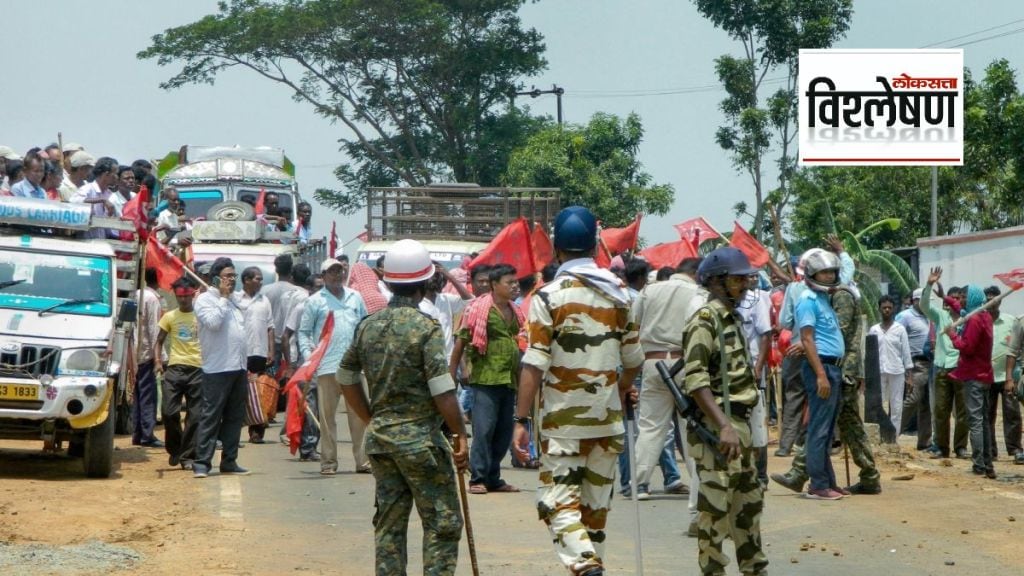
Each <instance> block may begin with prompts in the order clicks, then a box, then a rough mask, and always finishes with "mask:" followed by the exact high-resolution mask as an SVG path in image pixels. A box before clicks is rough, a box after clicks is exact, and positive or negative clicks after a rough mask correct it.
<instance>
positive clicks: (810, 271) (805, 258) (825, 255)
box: [800, 248, 841, 292]
mask: <svg viewBox="0 0 1024 576" xmlns="http://www.w3.org/2000/svg"><path fill="white" fill-rule="evenodd" d="M800 267H801V268H803V273H804V282H806V283H807V285H808V286H809V287H810V288H811V289H812V290H815V291H817V292H828V291H829V290H831V289H833V288H835V287H836V286H839V268H840V267H841V264H840V262H839V256H836V255H835V254H833V253H832V252H829V251H828V250H823V249H821V248H811V249H810V250H808V251H807V252H804V253H803V255H802V256H800ZM825 270H835V271H836V279H835V280H834V281H833V282H832V283H830V284H823V283H821V282H818V281H816V280H815V279H814V275H815V274H817V273H818V272H823V271H825Z"/></svg>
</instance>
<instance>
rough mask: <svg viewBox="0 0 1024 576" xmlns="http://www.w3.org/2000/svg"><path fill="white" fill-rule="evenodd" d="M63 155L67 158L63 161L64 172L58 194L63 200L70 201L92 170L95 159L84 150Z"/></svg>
mask: <svg viewBox="0 0 1024 576" xmlns="http://www.w3.org/2000/svg"><path fill="white" fill-rule="evenodd" d="M65 152H66V151H65ZM65 156H66V158H67V159H66V160H65V162H64V168H65V173H64V180H63V181H62V182H61V185H60V196H61V200H63V201H64V202H71V199H72V198H74V197H75V193H77V192H78V189H79V188H81V187H82V186H84V185H85V179H86V177H87V176H89V174H90V173H91V172H92V167H93V165H94V164H96V159H95V158H93V156H92V154H89V153H88V152H86V151H84V150H79V151H77V152H74V153H72V154H70V155H67V154H65Z"/></svg>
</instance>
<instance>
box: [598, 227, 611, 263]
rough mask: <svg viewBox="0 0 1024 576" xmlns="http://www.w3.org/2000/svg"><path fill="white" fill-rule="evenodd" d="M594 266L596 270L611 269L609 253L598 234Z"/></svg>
mask: <svg viewBox="0 0 1024 576" xmlns="http://www.w3.org/2000/svg"><path fill="white" fill-rule="evenodd" d="M594 264H597V266H598V268H604V269H605V270H608V269H609V268H611V267H612V255H611V252H609V251H608V247H607V246H605V245H604V240H602V239H601V235H600V234H598V235H597V250H595V251H594Z"/></svg>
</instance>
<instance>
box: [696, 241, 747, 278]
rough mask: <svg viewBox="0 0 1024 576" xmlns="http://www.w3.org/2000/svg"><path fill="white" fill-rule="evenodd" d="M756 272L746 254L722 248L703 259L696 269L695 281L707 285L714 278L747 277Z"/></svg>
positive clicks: (725, 247)
mask: <svg viewBox="0 0 1024 576" xmlns="http://www.w3.org/2000/svg"><path fill="white" fill-rule="evenodd" d="M756 272H757V268H754V267H753V266H751V265H750V260H749V259H748V258H747V255H746V254H744V253H743V252H741V251H740V250H738V249H737V248H733V247H732V246H723V247H721V248H716V249H715V250H713V251H712V252H711V253H710V254H708V255H707V256H705V257H704V261H703V262H701V263H700V267H699V268H697V279H698V280H699V281H700V283H701V284H703V285H707V283H708V280H710V279H711V278H714V277H715V276H749V275H751V274H754V273H756Z"/></svg>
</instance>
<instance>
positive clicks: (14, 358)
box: [0, 345, 60, 378]
mask: <svg viewBox="0 0 1024 576" xmlns="http://www.w3.org/2000/svg"><path fill="white" fill-rule="evenodd" d="M59 360H60V348H54V347H51V346H32V345H23V346H22V347H21V350H20V351H19V352H10V353H3V354H0V377H6V378H26V377H28V376H29V375H31V376H32V377H33V378H39V377H40V376H42V375H43V374H49V375H51V376H56V375H57V362H58V361H59Z"/></svg>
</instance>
